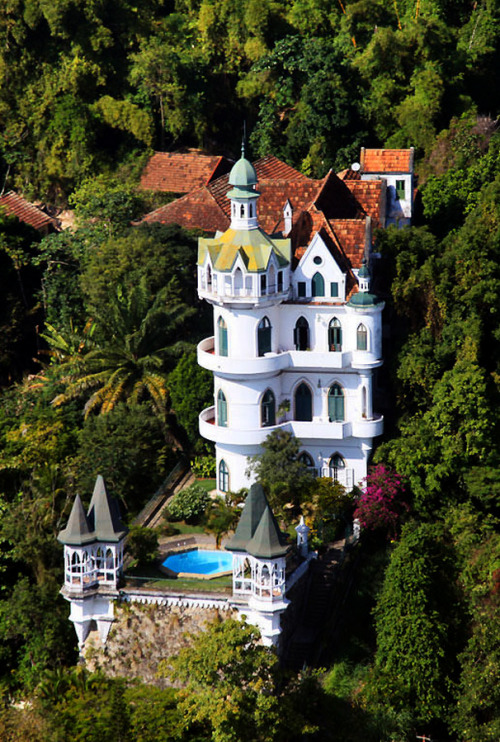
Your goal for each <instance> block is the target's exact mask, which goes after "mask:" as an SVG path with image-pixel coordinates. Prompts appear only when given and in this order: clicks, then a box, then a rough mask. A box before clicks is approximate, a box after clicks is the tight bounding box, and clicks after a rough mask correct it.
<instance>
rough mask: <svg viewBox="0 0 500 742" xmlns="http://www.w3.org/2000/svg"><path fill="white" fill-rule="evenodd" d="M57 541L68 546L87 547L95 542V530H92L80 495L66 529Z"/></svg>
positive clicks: (61, 532) (77, 497) (76, 499)
mask: <svg viewBox="0 0 500 742" xmlns="http://www.w3.org/2000/svg"><path fill="white" fill-rule="evenodd" d="M57 540H58V541H60V542H61V543H62V544H68V546H85V544H90V543H92V541H95V538H94V532H93V528H90V526H89V522H88V520H87V516H86V515H85V510H84V509H83V505H82V501H81V500H80V495H77V496H76V497H75V501H74V503H73V507H72V508H71V513H70V515H69V518H68V523H67V524H66V528H63V530H62V531H60V532H59V534H58V536H57Z"/></svg>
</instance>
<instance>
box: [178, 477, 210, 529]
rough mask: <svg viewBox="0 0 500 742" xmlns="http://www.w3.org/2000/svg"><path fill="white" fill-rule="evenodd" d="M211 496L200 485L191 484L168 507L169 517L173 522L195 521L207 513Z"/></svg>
mask: <svg viewBox="0 0 500 742" xmlns="http://www.w3.org/2000/svg"><path fill="white" fill-rule="evenodd" d="M209 502H210V495H209V494H208V492H206V491H205V490H204V488H203V487H202V486H201V485H199V484H191V485H190V486H189V487H186V488H185V489H183V490H182V491H181V492H178V493H177V494H176V495H175V496H174V498H173V499H172V501H171V502H170V503H169V505H168V515H169V517H170V518H172V519H173V520H186V521H189V520H194V519H195V518H198V517H199V516H200V515H202V513H204V512H205V510H206V509H207V506H208V504H209Z"/></svg>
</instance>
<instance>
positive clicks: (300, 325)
mask: <svg viewBox="0 0 500 742" xmlns="http://www.w3.org/2000/svg"><path fill="white" fill-rule="evenodd" d="M293 342H294V343H295V350H307V349H308V348H309V323H308V321H307V320H306V318H305V317H299V318H298V320H297V323H296V325H295V328H294V331H293Z"/></svg>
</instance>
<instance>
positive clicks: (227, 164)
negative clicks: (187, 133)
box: [140, 150, 233, 193]
mask: <svg viewBox="0 0 500 742" xmlns="http://www.w3.org/2000/svg"><path fill="white" fill-rule="evenodd" d="M232 164H233V163H232V162H231V160H229V159H228V158H227V157H222V156H220V155H216V156H211V155H204V154H202V153H201V152H199V151H196V150H195V151H192V152H155V153H154V155H153V156H152V157H151V158H150V160H149V161H148V163H147V165H146V167H145V168H144V171H143V173H142V176H141V183H140V187H141V188H143V189H144V190H148V191H165V192H170V193H189V192H190V191H192V190H194V189H195V188H200V187H201V186H204V185H208V184H209V183H211V182H212V181H213V180H215V179H217V178H219V177H220V176H221V175H224V173H227V172H229V170H230V169H231V166H232Z"/></svg>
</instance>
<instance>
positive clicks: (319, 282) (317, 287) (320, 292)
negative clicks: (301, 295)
mask: <svg viewBox="0 0 500 742" xmlns="http://www.w3.org/2000/svg"><path fill="white" fill-rule="evenodd" d="M311 289H312V290H311V293H312V295H313V296H324V295H325V279H324V278H323V276H322V275H321V273H315V274H314V276H313V277H312V287H311Z"/></svg>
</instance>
